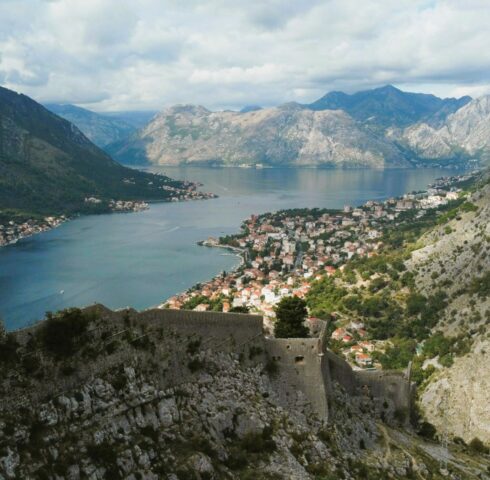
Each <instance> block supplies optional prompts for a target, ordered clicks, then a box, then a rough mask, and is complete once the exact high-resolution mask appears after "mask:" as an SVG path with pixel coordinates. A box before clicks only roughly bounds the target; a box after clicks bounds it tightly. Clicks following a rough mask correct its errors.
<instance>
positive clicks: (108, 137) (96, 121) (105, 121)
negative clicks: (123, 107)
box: [45, 103, 156, 147]
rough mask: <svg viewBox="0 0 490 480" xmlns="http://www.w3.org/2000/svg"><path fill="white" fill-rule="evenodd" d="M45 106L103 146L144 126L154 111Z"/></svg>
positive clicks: (54, 104) (64, 105) (68, 105)
mask: <svg viewBox="0 0 490 480" xmlns="http://www.w3.org/2000/svg"><path fill="white" fill-rule="evenodd" d="M45 107H46V108H47V109H48V110H51V111H52V112H53V113H56V115H59V116H60V117H63V118H64V119H66V120H68V121H69V122H71V123H74V124H75V125H76V126H77V127H78V128H79V129H80V130H81V131H82V133H83V134H84V135H85V136H86V137H87V138H88V139H89V140H90V141H92V142H93V143H95V145H97V146H99V147H105V146H106V145H108V144H109V143H113V142H116V141H118V140H122V139H123V138H126V137H128V135H130V134H131V133H133V132H134V131H136V130H137V129H138V128H141V127H143V126H145V125H146V124H147V123H148V122H149V121H150V120H151V118H152V117H153V116H154V115H155V113H156V112H152V111H141V112H138V111H135V112H109V113H103V114H100V113H95V112H92V111H90V110H86V109H85V108H81V107H77V106H76V105H70V104H59V103H50V104H46V105H45Z"/></svg>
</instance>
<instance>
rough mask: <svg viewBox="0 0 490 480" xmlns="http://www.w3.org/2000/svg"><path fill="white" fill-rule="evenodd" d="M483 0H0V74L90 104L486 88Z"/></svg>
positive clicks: (210, 102) (487, 12)
mask: <svg viewBox="0 0 490 480" xmlns="http://www.w3.org/2000/svg"><path fill="white" fill-rule="evenodd" d="M489 24H490V6H489V4H488V1H487V0H466V1H465V2H460V1H458V0H398V1H396V2H393V1H392V0H371V1H369V2H360V1H358V0H304V1H302V2H298V1H297V0H235V1H233V2H230V1H228V0H186V1H185V2H182V1H180V0H138V1H132V0H131V1H126V2H121V1H120V0H84V1H83V2H81V1H79V0H2V1H1V2H0V52H1V55H0V81H1V82H2V84H3V85H4V86H6V87H7V88H12V89H14V90H17V91H22V92H24V93H26V94H28V95H30V96H32V97H34V98H35V99H37V100H39V101H43V102H48V101H58V102H72V103H78V104H81V105H83V106H86V107H88V108H93V109H95V110H118V109H160V108H162V107H164V106H166V105H170V104H173V103H198V104H203V105H205V106H207V107H209V108H212V109H213V108H214V109H220V108H240V107H241V106H243V105H244V104H259V105H264V106H268V105H275V104H279V103H282V102H286V101H291V100H296V101H300V102H308V101H312V100H314V99H316V98H317V97H319V96H321V95H323V94H324V93H325V92H326V91H329V90H333V89H335V90H345V91H355V90H359V89H363V88H371V87H374V86H379V85H382V84H386V83H393V84H395V85H399V86H406V87H409V88H410V89H413V90H416V91H430V92H433V93H436V94H440V95H463V94H470V95H475V94H485V93H490V87H489V83H488V78H490V49H488V48H486V47H487V45H489V44H490V31H489V29H488V27H487V26H488V25H489Z"/></svg>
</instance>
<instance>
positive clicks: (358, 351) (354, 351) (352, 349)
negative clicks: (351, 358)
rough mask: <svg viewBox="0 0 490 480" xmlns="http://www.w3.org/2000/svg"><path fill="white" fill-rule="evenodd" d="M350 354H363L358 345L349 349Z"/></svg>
mask: <svg viewBox="0 0 490 480" xmlns="http://www.w3.org/2000/svg"><path fill="white" fill-rule="evenodd" d="M350 352H351V353H356V354H357V353H364V352H363V350H362V347H361V346H360V345H352V347H350Z"/></svg>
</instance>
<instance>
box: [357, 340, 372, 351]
mask: <svg viewBox="0 0 490 480" xmlns="http://www.w3.org/2000/svg"><path fill="white" fill-rule="evenodd" d="M359 346H360V347H362V348H363V349H364V350H367V351H368V352H374V350H375V346H374V344H372V343H371V342H366V341H363V342H359Z"/></svg>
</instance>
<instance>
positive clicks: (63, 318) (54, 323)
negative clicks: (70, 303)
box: [40, 308, 89, 357]
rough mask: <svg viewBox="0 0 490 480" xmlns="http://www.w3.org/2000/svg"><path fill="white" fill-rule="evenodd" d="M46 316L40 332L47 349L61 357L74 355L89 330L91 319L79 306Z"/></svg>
mask: <svg viewBox="0 0 490 480" xmlns="http://www.w3.org/2000/svg"><path fill="white" fill-rule="evenodd" d="M46 318H47V319H46V322H45V324H44V325H43V328H42V330H41V332H40V335H41V338H42V341H43V344H44V346H45V348H46V350H48V351H49V352H51V353H52V354H54V355H56V356H59V357H67V356H70V355H73V353H75V350H76V347H77V346H79V344H80V340H81V338H82V336H83V335H84V334H85V333H86V331H87V327H88V323H89V319H88V318H87V317H86V316H85V315H84V313H83V312H82V311H81V310H80V309H79V308H71V309H68V310H63V311H61V312H58V313H56V314H52V313H50V312H48V313H47V315H46Z"/></svg>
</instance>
